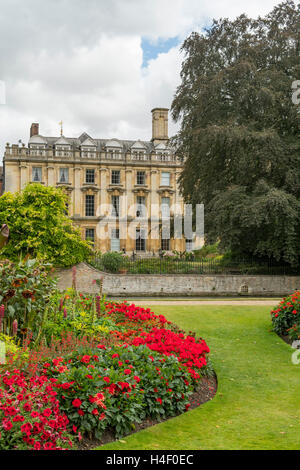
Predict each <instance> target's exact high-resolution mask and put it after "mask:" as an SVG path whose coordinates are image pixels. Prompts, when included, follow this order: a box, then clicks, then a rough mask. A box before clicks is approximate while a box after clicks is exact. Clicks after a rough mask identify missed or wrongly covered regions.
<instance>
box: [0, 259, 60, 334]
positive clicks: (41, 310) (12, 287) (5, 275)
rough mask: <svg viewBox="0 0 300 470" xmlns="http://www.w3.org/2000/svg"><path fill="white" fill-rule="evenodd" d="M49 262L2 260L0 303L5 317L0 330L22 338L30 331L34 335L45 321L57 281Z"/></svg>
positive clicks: (0, 266)
mask: <svg viewBox="0 0 300 470" xmlns="http://www.w3.org/2000/svg"><path fill="white" fill-rule="evenodd" d="M50 267H51V266H50V265H48V264H42V263H41V262H39V261H37V260H32V259H29V260H27V261H19V262H18V263H13V262H11V261H8V260H7V261H3V262H0V305H1V304H3V305H4V318H3V320H2V325H0V332H1V331H3V333H4V334H7V335H12V334H13V322H14V321H17V332H16V334H17V335H18V336H19V337H20V338H23V337H24V335H26V334H27V333H28V331H30V332H32V333H33V335H34V337H35V336H36V335H37V334H38V331H39V329H40V328H41V325H42V323H43V319H44V316H45V312H46V308H47V304H48V302H49V299H50V296H51V294H52V293H53V292H54V290H55V286H56V281H55V280H54V279H52V278H51V277H50V276H49V275H48V272H49V269H50Z"/></svg>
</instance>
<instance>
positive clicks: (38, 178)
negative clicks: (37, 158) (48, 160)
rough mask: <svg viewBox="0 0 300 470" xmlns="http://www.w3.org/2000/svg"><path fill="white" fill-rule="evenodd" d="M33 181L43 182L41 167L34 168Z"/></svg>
mask: <svg viewBox="0 0 300 470" xmlns="http://www.w3.org/2000/svg"><path fill="white" fill-rule="evenodd" d="M32 181H34V182H36V183H41V182H42V168H41V167H33V168H32Z"/></svg>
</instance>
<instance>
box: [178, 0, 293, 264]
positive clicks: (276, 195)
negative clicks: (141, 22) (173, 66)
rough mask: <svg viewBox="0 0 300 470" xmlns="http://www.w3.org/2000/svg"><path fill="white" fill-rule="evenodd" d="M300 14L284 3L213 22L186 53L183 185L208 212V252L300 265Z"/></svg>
mask: <svg viewBox="0 0 300 470" xmlns="http://www.w3.org/2000/svg"><path fill="white" fill-rule="evenodd" d="M299 13H300V4H299V3H298V4H297V5H295V3H294V2H293V1H289V0H288V1H286V2H285V3H281V4H280V5H278V6H276V7H275V8H274V10H273V11H272V12H271V13H269V14H268V15H267V16H266V17H264V18H258V19H250V18H247V17H246V16H245V15H242V16H240V17H238V18H237V19H236V20H234V21H229V20H228V19H220V20H219V21H217V20H214V22H213V24H212V26H211V27H210V28H209V29H208V30H207V31H206V32H205V33H204V34H202V33H201V34H199V33H192V34H191V35H190V37H188V38H187V39H186V40H185V42H184V44H183V46H182V50H183V52H184V54H185V60H184V62H183V65H182V71H181V77H182V82H181V85H180V86H179V87H178V89H177V93H176V96H175V99H174V101H173V104H172V113H173V117H174V118H175V119H182V120H181V129H180V132H179V133H178V135H177V136H176V138H175V139H174V144H175V145H176V146H177V149H178V153H179V155H185V156H187V160H186V162H185V166H184V170H183V173H182V175H181V179H180V184H181V189H182V191H183V195H184V198H185V200H186V201H187V202H189V203H193V204H197V203H204V205H205V227H206V232H207V239H208V243H213V242H215V241H216V240H220V248H221V249H222V251H224V250H228V249H230V250H232V251H233V252H239V253H240V254H251V255H254V256H258V257H269V258H275V259H276V260H278V261H279V260H284V261H286V262H288V263H290V264H292V265H295V266H296V265H299V253H300V141H299V126H300V114H299V113H298V109H297V106H296V105H294V104H293V103H292V83H293V81H294V80H296V79H298V78H299V76H300V62H299V17H300V15H299Z"/></svg>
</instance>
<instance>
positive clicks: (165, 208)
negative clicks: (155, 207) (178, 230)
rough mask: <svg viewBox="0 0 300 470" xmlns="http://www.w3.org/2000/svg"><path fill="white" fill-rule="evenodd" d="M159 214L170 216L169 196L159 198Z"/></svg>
mask: <svg viewBox="0 0 300 470" xmlns="http://www.w3.org/2000/svg"><path fill="white" fill-rule="evenodd" d="M161 216H162V217H167V218H168V217H170V198H169V197H162V198H161Z"/></svg>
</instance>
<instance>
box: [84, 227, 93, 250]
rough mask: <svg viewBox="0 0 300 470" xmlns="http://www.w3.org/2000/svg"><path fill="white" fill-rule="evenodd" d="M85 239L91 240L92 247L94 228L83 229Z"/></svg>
mask: <svg viewBox="0 0 300 470" xmlns="http://www.w3.org/2000/svg"><path fill="white" fill-rule="evenodd" d="M85 239H86V240H88V241H90V242H92V244H93V247H94V245H95V229H94V228H87V229H85Z"/></svg>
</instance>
